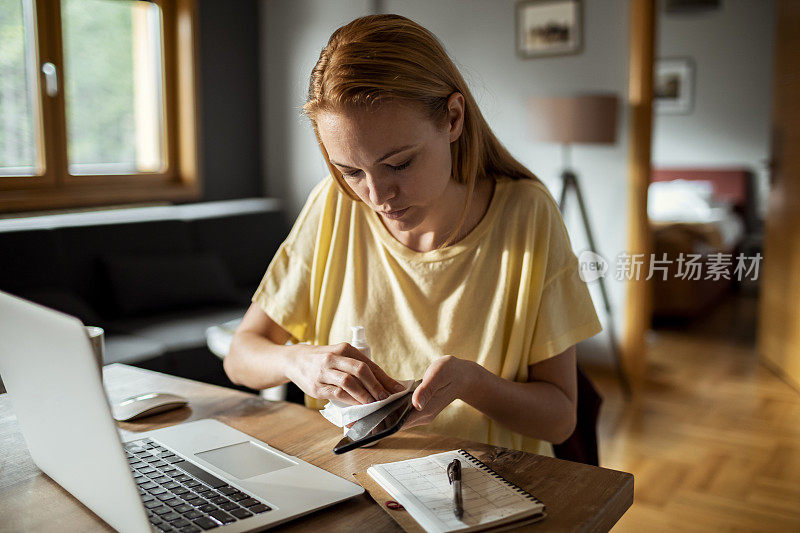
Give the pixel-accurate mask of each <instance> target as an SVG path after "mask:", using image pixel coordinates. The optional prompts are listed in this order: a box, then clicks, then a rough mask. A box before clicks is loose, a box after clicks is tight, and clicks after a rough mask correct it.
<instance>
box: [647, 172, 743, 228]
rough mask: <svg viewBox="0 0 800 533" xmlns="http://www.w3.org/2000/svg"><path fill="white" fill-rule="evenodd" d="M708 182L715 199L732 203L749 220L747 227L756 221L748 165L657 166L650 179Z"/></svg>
mask: <svg viewBox="0 0 800 533" xmlns="http://www.w3.org/2000/svg"><path fill="white" fill-rule="evenodd" d="M673 180H688V181H708V182H710V183H711V188H712V190H713V194H714V198H715V199H716V200H720V201H724V202H728V203H730V204H732V205H733V207H734V209H735V210H736V211H737V212H739V213H740V214H741V215H742V217H743V218H744V220H745V226H747V227H748V229H749V228H752V227H753V224H755V223H756V220H755V217H756V211H755V194H754V189H753V187H754V183H753V173H752V172H751V171H750V169H747V168H738V167H734V168H653V169H652V170H651V172H650V181H673Z"/></svg>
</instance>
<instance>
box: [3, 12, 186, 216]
mask: <svg viewBox="0 0 800 533" xmlns="http://www.w3.org/2000/svg"><path fill="white" fill-rule="evenodd" d="M195 1H196V0H150V1H146V0H0V211H6V212H8V211H22V210H27V209H49V208H60V207H74V206H88V205H101V204H113V203H130V202H137V201H153V200H174V201H179V200H191V199H196V198H197V197H198V196H199V190H200V189H199V179H198V175H197V174H198V173H197V130H196V124H195V120H196V118H195V117H196V113H195V101H196V95H195V86H196V83H195V72H196V68H195V50H194V49H195V46H194V39H195V37H194V28H195V20H196V15H195V11H196V6H195Z"/></svg>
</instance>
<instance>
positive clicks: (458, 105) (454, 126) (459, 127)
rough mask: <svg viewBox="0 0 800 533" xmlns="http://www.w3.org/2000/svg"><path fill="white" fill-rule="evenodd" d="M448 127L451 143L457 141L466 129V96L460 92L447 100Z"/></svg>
mask: <svg viewBox="0 0 800 533" xmlns="http://www.w3.org/2000/svg"><path fill="white" fill-rule="evenodd" d="M447 126H448V133H449V135H450V142H454V141H456V140H457V139H458V138H459V137H460V136H461V132H462V131H463V129H464V95H463V94H461V93H459V92H454V93H453V94H451V95H450V96H449V97H448V98H447Z"/></svg>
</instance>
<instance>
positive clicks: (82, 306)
mask: <svg viewBox="0 0 800 533" xmlns="http://www.w3.org/2000/svg"><path fill="white" fill-rule="evenodd" d="M15 293H16V294H17V296H21V297H22V298H25V299H27V300H31V301H32V302H36V303H37V304H41V305H44V306H46V307H50V308H51V309H55V310H57V311H61V312H62V313H67V314H68V315H72V316H75V317H78V318H80V319H81V322H83V323H84V324H85V325H87V326H100V327H103V323H102V320H100V317H99V316H98V315H97V313H96V312H95V311H94V309H92V308H91V306H90V305H89V304H87V303H86V301H85V300H84V299H83V298H81V297H80V296H78V295H77V294H75V292H73V291H71V290H69V289H62V288H59V287H41V288H37V289H24V290H19V291H15Z"/></svg>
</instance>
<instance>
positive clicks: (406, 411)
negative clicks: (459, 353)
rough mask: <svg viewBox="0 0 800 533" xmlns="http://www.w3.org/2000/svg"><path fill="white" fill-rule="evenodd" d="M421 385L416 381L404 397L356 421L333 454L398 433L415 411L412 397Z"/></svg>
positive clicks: (419, 381)
mask: <svg viewBox="0 0 800 533" xmlns="http://www.w3.org/2000/svg"><path fill="white" fill-rule="evenodd" d="M420 383H422V380H418V381H416V382H415V383H414V384H413V385H412V386H411V388H410V389H409V391H408V392H407V393H406V394H405V395H404V396H401V397H400V398H397V399H396V400H394V401H393V402H391V403H389V404H386V405H384V406H383V407H381V408H380V409H378V410H377V411H375V412H374V413H371V414H369V415H367V416H365V417H364V418H362V419H361V420H358V421H356V423H355V424H353V426H352V427H351V428H350V429H349V430H348V431H347V433H346V434H345V436H344V438H343V439H342V440H340V441H339V443H338V444H337V445H336V446H335V447H334V448H333V453H344V452H349V451H350V450H355V449H356V448H359V447H361V446H363V445H365V444H369V443H371V442H375V441H377V440H380V439H382V438H384V437H388V436H389V435H391V434H393V433H396V432H397V431H398V430H399V429H400V428H401V427H403V423H404V422H405V421H406V419H407V418H408V415H410V414H411V411H413V410H414V406H413V405H412V403H411V397H412V395H413V393H414V391H415V390H416V388H417V387H418V386H419V384H420Z"/></svg>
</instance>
